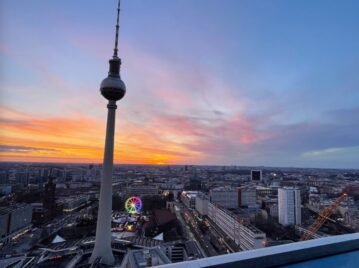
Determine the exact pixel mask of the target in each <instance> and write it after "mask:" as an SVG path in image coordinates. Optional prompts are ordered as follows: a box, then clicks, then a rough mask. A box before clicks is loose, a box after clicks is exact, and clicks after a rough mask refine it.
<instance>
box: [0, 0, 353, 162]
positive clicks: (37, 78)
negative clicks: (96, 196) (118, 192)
mask: <svg viewBox="0 0 359 268" xmlns="http://www.w3.org/2000/svg"><path fill="white" fill-rule="evenodd" d="M116 2H117V1H116V0H111V1H109V0H108V1H103V0H96V1H95V0H91V1H85V0H76V1H73V0H63V1H49V0H32V1H28V0H2V1H1V2H0V160H1V161H41V162H96V163H100V162H102V157H103V146H104V134H105V124H106V100H105V99H104V98H103V97H102V96H101V95H100V93H99V84H100V82H101V81H102V79H103V78H105V77H106V76H107V71H108V59H109V58H110V57H111V55H112V49H113V43H114V24H115V16H116ZM358 11H359V1H356V0H353V1H350V0H345V1H339V0H337V1H327V0H325V1H324V0H323V1H322V0H316V1H312V0H304V1H299V0H298V1H289V0H283V1H280V0H271V1H269V0H268V1H267V0H261V1H257V0H191V1H190V0H171V1H169V0H151V1H149V0H148V1H145V0H123V1H122V10H121V16H120V24H121V28H120V40H119V47H120V48H119V49H120V50H119V54H120V57H121V58H122V62H123V64H122V69H121V76H122V79H123V80H124V82H125V83H126V86H127V93H126V96H125V97H124V98H123V99H122V100H121V101H120V102H118V109H117V118H116V119H117V121H116V136H115V161H116V163H144V164H217V165H223V164H225V165H263V166H296V167H333V168H359V31H358V29H359V16H358Z"/></svg>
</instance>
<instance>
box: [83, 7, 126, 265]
mask: <svg viewBox="0 0 359 268" xmlns="http://www.w3.org/2000/svg"><path fill="white" fill-rule="evenodd" d="M119 16H120V0H119V1H118V6H117V23H116V37H115V48H114V53H113V56H112V58H111V59H110V61H109V63H110V70H109V72H108V76H107V77H106V78H105V79H104V80H103V81H102V83H101V86H100V91H101V94H102V96H103V97H105V98H106V99H107V100H108V104H107V109H108V112H107V128H106V142H105V153H104V159H103V177H102V182H101V190H100V199H99V209H98V216H97V228H96V241H95V247H94V250H93V252H92V255H91V258H90V262H94V261H95V260H96V261H97V260H100V263H103V264H106V265H112V264H114V261H115V259H114V256H113V253H112V248H111V212H112V168H113V147H114V135H115V117H116V108H117V105H116V101H118V100H120V99H122V98H123V96H124V95H125V93H126V86H125V83H124V82H123V81H122V80H121V77H120V65H121V59H120V58H119V57H118V54H117V53H118V49H117V44H118V30H119V27H120V26H119Z"/></svg>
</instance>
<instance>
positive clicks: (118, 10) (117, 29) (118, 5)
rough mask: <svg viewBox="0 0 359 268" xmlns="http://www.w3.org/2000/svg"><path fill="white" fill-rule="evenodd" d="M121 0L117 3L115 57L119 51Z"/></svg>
mask: <svg viewBox="0 0 359 268" xmlns="http://www.w3.org/2000/svg"><path fill="white" fill-rule="evenodd" d="M119 21H120V0H118V4H117V21H116V37H115V48H114V49H113V57H114V58H117V57H118V55H117V52H118V48H117V46H118V31H119V29H120V24H119Z"/></svg>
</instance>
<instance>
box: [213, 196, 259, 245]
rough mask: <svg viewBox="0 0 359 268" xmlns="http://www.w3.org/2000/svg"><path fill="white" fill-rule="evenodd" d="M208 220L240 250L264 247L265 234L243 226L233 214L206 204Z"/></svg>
mask: <svg viewBox="0 0 359 268" xmlns="http://www.w3.org/2000/svg"><path fill="white" fill-rule="evenodd" d="M208 218H209V219H210V220H211V221H213V222H214V223H215V224H216V225H217V226H218V227H219V228H220V229H221V230H222V231H223V232H224V233H225V234H226V235H227V236H228V237H229V238H230V239H231V240H233V241H234V242H235V243H236V244H237V245H238V246H239V247H240V249H242V250H250V249H257V248H262V247H264V246H265V241H266V234H265V233H264V232H262V231H261V230H259V229H257V228H256V227H254V226H252V225H250V224H249V225H244V224H243V223H244V222H242V221H241V219H240V218H239V217H238V216H237V215H235V214H234V213H233V212H231V211H229V210H227V209H225V208H223V207H220V206H218V205H216V204H213V203H211V202H209V203H208Z"/></svg>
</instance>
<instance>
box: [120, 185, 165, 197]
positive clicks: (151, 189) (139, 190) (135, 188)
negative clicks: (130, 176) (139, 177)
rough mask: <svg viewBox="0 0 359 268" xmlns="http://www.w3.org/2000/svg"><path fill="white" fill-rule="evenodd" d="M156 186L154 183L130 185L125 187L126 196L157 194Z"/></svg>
mask: <svg viewBox="0 0 359 268" xmlns="http://www.w3.org/2000/svg"><path fill="white" fill-rule="evenodd" d="M158 192H159V188H158V186H155V185H131V186H128V187H127V188H126V194H127V196H145V195H157V194H158Z"/></svg>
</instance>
